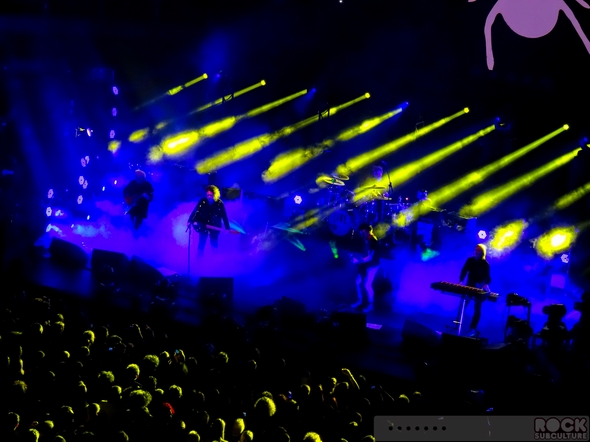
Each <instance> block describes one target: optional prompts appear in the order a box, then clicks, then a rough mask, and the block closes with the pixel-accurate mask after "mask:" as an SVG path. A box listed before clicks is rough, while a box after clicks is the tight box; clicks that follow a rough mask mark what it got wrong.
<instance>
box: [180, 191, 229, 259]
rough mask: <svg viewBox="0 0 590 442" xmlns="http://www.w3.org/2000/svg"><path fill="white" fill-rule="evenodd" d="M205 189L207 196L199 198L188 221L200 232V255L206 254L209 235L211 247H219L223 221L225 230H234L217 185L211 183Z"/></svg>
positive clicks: (198, 248)
mask: <svg viewBox="0 0 590 442" xmlns="http://www.w3.org/2000/svg"><path fill="white" fill-rule="evenodd" d="M205 191H206V194H205V197H204V198H201V199H200V200H199V202H198V203H197V205H196V206H195V208H194V209H193V211H192V212H191V214H190V216H189V218H188V222H187V225H191V224H192V225H193V227H194V229H195V231H196V232H197V233H198V234H199V244H198V247H197V251H198V252H197V253H198V255H199V256H203V254H204V251H205V245H206V244H207V237H209V243H210V244H211V247H212V248H213V249H217V248H218V245H219V241H218V240H219V234H220V232H221V230H222V229H221V223H222V222H223V225H224V227H225V230H227V231H230V232H234V231H233V230H230V227H229V220H228V218H227V212H226V211H225V204H223V201H221V199H220V196H221V193H220V192H219V189H218V188H217V186H213V185H209V186H207V187H206V188H205Z"/></svg>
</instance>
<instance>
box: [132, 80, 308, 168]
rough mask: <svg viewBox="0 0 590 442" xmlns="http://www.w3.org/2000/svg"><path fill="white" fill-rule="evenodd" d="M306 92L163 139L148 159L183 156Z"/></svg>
mask: <svg viewBox="0 0 590 442" xmlns="http://www.w3.org/2000/svg"><path fill="white" fill-rule="evenodd" d="M306 92H307V91H305V90H304V91H300V92H297V93H295V94H292V95H289V96H287V97H284V98H281V99H280V100H276V101H274V102H272V103H268V104H265V105H264V106H260V107H258V108H256V109H253V110H251V111H249V112H247V113H245V114H242V115H238V116H230V117H227V118H224V119H222V120H219V121H215V122H213V123H210V124H207V125H206V126H203V127H201V128H198V129H194V130H190V131H184V132H181V133H179V134H175V135H170V136H168V137H165V138H164V140H163V141H162V145H161V146H156V147H155V149H156V150H154V149H152V150H151V151H150V152H149V153H148V158H149V160H150V162H151V163H154V162H157V161H159V159H162V156H163V155H168V156H170V155H171V156H179V155H181V154H184V153H186V152H187V151H188V150H189V149H191V148H193V147H194V146H195V145H196V144H197V143H199V142H200V141H202V140H203V139H205V138H210V137H213V136H215V135H218V134H220V133H221V132H224V131H227V130H229V129H231V128H232V127H233V126H234V125H235V124H236V123H237V122H238V121H240V120H242V119H244V118H250V117H252V116H255V115H259V114H261V113H262V112H266V111H269V110H271V109H273V108H275V107H277V106H280V105H281V104H284V103H287V102H289V101H291V100H294V99H295V98H297V97H300V96H301V95H303V94H305V93H306ZM132 135H133V134H132ZM157 150H159V151H160V152H161V153H162V155H160V153H159V152H157Z"/></svg>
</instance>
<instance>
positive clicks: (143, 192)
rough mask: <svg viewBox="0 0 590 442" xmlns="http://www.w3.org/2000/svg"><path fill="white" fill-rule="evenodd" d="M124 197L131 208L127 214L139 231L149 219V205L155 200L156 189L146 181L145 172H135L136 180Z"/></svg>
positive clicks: (130, 184)
mask: <svg viewBox="0 0 590 442" xmlns="http://www.w3.org/2000/svg"><path fill="white" fill-rule="evenodd" d="M123 197H124V198H125V203H126V204H127V205H128V206H129V208H128V209H127V212H125V214H129V215H130V216H131V220H132V221H133V227H134V228H135V229H136V230H137V229H138V228H139V226H141V223H142V222H143V220H144V219H145V218H147V213H148V206H149V203H150V202H151V201H152V200H153V199H154V188H153V187H152V185H151V184H150V183H149V182H148V181H146V175H145V172H144V171H143V170H136V171H135V179H134V180H133V181H131V182H130V183H129V184H127V185H126V186H125V188H124V189H123Z"/></svg>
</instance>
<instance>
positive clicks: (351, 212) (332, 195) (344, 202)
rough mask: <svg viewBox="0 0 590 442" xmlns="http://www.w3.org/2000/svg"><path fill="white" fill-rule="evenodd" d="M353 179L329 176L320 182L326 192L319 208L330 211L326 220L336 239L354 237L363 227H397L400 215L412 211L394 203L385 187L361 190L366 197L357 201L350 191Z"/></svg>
mask: <svg viewBox="0 0 590 442" xmlns="http://www.w3.org/2000/svg"><path fill="white" fill-rule="evenodd" d="M348 180H349V177H347V176H342V175H325V176H322V177H320V178H319V179H318V184H320V186H322V185H323V186H322V188H321V189H320V190H319V191H318V194H320V196H319V198H318V200H317V206H319V207H322V208H323V209H328V213H329V215H328V216H327V217H326V218H325V219H324V220H323V221H324V222H326V223H327V225H328V226H329V228H330V230H331V232H332V233H333V234H334V235H336V236H346V235H349V234H351V233H352V231H353V230H354V229H356V228H357V227H358V225H359V224H361V223H369V224H371V225H372V226H375V225H377V224H379V223H385V224H388V225H393V224H394V220H395V218H396V217H397V215H398V214H399V213H400V212H401V211H402V210H404V209H405V208H407V207H408V205H407V204H403V203H402V202H401V198H400V201H394V200H393V199H392V198H389V195H388V194H387V193H385V192H384V191H385V189H386V188H385V187H384V186H379V185H373V186H370V187H364V188H361V189H359V191H360V193H362V194H363V197H362V198H360V199H358V200H356V201H355V193H354V192H352V191H350V190H348V189H347V188H346V181H348Z"/></svg>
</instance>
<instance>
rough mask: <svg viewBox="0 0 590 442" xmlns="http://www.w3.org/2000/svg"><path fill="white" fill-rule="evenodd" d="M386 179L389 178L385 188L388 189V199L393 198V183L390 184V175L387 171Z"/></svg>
mask: <svg viewBox="0 0 590 442" xmlns="http://www.w3.org/2000/svg"><path fill="white" fill-rule="evenodd" d="M387 179H388V180H389V185H388V186H387V188H388V189H389V199H393V185H392V184H391V177H390V176H389V171H387Z"/></svg>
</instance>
